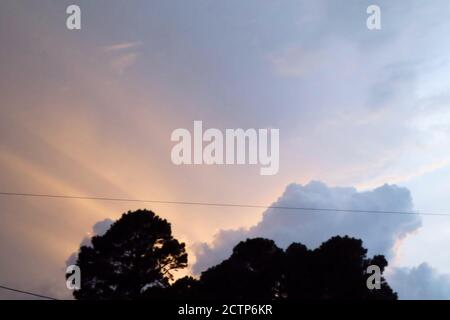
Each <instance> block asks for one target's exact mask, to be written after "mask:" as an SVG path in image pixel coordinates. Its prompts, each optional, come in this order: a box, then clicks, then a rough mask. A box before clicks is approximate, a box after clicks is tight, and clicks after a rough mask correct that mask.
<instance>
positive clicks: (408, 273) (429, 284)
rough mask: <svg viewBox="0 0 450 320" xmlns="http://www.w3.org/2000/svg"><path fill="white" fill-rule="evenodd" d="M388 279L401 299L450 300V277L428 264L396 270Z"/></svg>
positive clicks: (392, 271)
mask: <svg viewBox="0 0 450 320" xmlns="http://www.w3.org/2000/svg"><path fill="white" fill-rule="evenodd" d="M386 278H387V280H388V282H389V284H390V285H391V286H392V287H393V288H394V289H395V290H396V291H397V293H398V295H399V297H400V298H401V299H405V300H424V299H426V300H448V299H450V275H449V274H441V273H439V272H437V271H436V270H435V269H433V268H432V267H430V266H429V265H428V264H427V263H422V264H420V265H419V266H417V267H413V268H394V269H393V270H390V272H388V273H387V274H386Z"/></svg>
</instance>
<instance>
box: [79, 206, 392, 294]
mask: <svg viewBox="0 0 450 320" xmlns="http://www.w3.org/2000/svg"><path fill="white" fill-rule="evenodd" d="M366 255H367V250H366V249H365V248H364V247H363V246H362V241H361V240H358V239H353V238H349V237H333V238H331V239H330V240H328V241H326V242H324V243H323V244H322V245H321V246H320V247H319V248H317V249H315V250H308V248H306V247H305V246H304V245H302V244H299V243H293V244H291V245H290V246H289V247H288V248H287V249H286V250H282V249H280V248H278V247H277V246H276V245H275V243H274V241H272V240H269V239H263V238H256V239H247V240H246V241H243V242H240V243H239V244H238V245H236V247H234V249H233V252H232V254H231V256H230V257H229V258H228V259H226V260H224V261H223V262H221V263H219V264H218V265H216V266H214V267H211V268H209V269H208V270H206V271H204V272H203V273H202V274H201V276H200V278H199V279H198V280H197V279H194V278H192V277H184V278H181V279H179V280H177V281H175V282H173V283H172V284H170V282H171V280H173V274H172V271H174V270H176V269H180V268H185V267H186V266H187V254H186V252H185V245H184V243H179V242H178V241H177V240H176V239H174V238H173V237H172V234H171V227H170V224H169V223H168V222H167V221H166V220H163V219H161V218H159V217H158V216H156V215H155V214H154V213H153V212H151V211H147V210H138V211H135V212H128V213H127V214H124V215H123V216H122V218H121V219H120V220H118V221H117V222H115V223H114V224H113V225H112V226H111V228H110V229H109V230H108V231H107V232H106V233H105V235H103V236H96V237H93V238H92V247H85V246H83V247H81V249H80V252H79V255H78V261H77V264H78V266H79V267H80V269H81V272H82V282H81V290H78V291H74V296H75V298H77V299H179V300H184V299H246V300H248V299H263V300H285V299H290V300H296V299H382V300H394V299H397V295H396V293H394V292H393V291H392V289H391V288H390V287H389V285H388V284H387V282H386V281H385V279H384V278H382V279H381V289H378V290H370V289H368V287H367V284H366V282H367V278H368V277H369V276H370V274H367V268H368V266H370V265H377V266H378V267H379V268H380V270H381V272H383V271H384V269H385V267H386V266H387V261H386V259H385V258H384V256H374V257H373V258H371V259H370V258H367V257H366Z"/></svg>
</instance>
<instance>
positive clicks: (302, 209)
mask: <svg viewBox="0 0 450 320" xmlns="http://www.w3.org/2000/svg"><path fill="white" fill-rule="evenodd" d="M0 196H16V197H37V198H53V199H72V200H73V199H76V200H96V201H117V202H139V203H161V204H176V205H191V206H209V207H236V208H256V209H280V210H297V211H319V212H344V213H371V214H402V215H423V216H446V217H450V214H449V213H436V212H406V211H385V210H358V209H338V208H308V207H289V206H264V205H253V204H238V203H211V202H190V201H166V200H146V199H127V198H110V197H93V196H71V195H55V194H38V193H17V192H0Z"/></svg>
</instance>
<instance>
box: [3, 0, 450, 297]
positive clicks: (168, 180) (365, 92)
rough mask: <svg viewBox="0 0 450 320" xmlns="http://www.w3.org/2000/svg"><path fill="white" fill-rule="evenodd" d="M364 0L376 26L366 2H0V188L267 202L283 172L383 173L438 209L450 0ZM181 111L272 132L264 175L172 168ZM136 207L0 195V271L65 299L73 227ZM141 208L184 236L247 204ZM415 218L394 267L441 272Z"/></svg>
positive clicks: (362, 181)
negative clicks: (70, 16)
mask: <svg viewBox="0 0 450 320" xmlns="http://www.w3.org/2000/svg"><path fill="white" fill-rule="evenodd" d="M376 2H377V4H379V5H380V6H381V8H382V30H380V31H369V30H368V29H367V28H366V18H367V14H366V8H367V6H368V5H370V4H372V3H373V1H360V0H358V1H356V0H352V1H346V4H345V5H343V2H342V1H337V0H336V1H334V0H320V1H288V0H286V1H281V0H280V1H278V0H277V1H259V0H249V1H238V0H227V1H222V0H219V1H210V0H192V1H181V0H179V1H174V0H170V1H167V0H157V1H156V0H155V1H153V0H152V1H144V0H142V1H137V0H134V1H118V0H114V1H112V0H95V1H92V0H90V1H51V0H40V1H31V0H27V1H23V0H2V1H1V2H0V98H1V103H0V191H6V192H29V193H32V192H34V193H48V194H69V195H89V196H106V197H120V198H144V199H158V200H178V201H193V202H196V201H199V202H221V203H224V202H232V203H249V204H262V205H270V204H271V203H272V202H274V201H276V200H277V198H278V197H279V196H280V195H281V194H282V192H283V190H284V189H285V188H286V186H287V185H288V184H289V183H291V182H297V183H302V184H306V183H308V182H309V181H310V180H320V181H323V182H325V183H327V184H328V185H331V186H354V187H356V188H359V189H372V188H374V187H377V186H380V185H382V184H384V183H390V184H398V185H400V186H404V187H407V188H408V189H409V190H410V191H411V194H412V200H413V203H414V208H415V209H416V210H419V211H436V212H448V213H450V200H449V197H448V191H449V184H450V109H449V108H450V107H449V103H450V90H449V83H450V43H449V41H448V34H449V32H450V20H449V19H448V17H449V16H450V3H449V2H448V1H446V0H441V1H433V2H432V3H431V2H425V1H418V0H412V1H408V3H406V2H403V1H402V2H400V1H398V2H395V3H393V1H381V0H379V1H376ZM73 3H77V4H79V5H80V7H81V10H82V29H81V30H80V31H69V30H67V29H66V27H65V19H66V17H67V16H66V14H65V9H66V7H67V6H68V5H69V4H73ZM194 120H202V121H203V123H204V125H205V126H207V127H212V128H219V129H225V128H279V129H280V170H279V173H278V174H277V175H275V176H260V175H259V166H245V165H244V166H174V165H173V164H172V162H171V161H170V151H171V148H172V146H173V143H172V142H171V141H170V134H171V132H172V131H173V130H174V129H177V128H188V129H191V128H192V125H193V121H194ZM142 206H143V205H142V204H130V203H112V202H99V201H87V200H62V199H60V200H48V199H35V198H15V197H8V198H7V197H0V250H1V260H0V283H4V284H8V285H11V286H15V287H19V288H28V289H30V290H34V291H37V292H43V293H47V294H49V295H55V296H59V297H66V296H70V293H68V292H67V290H66V289H65V284H64V281H63V280H64V279H63V277H64V266H65V261H66V259H67V258H68V256H69V255H70V254H71V253H72V252H74V251H75V250H76V249H77V248H78V246H79V244H80V241H81V240H82V239H83V237H84V236H85V235H86V234H87V232H89V231H91V229H92V226H93V225H94V224H95V223H96V222H98V221H100V220H103V219H105V218H111V219H116V218H118V217H119V216H120V214H121V213H122V212H124V211H126V210H129V209H136V208H139V207H142ZM146 207H148V208H150V209H153V210H154V211H155V212H156V213H157V214H159V215H161V216H163V217H164V218H167V219H168V220H169V221H170V222H172V224H173V230H174V233H175V236H176V237H177V238H179V239H182V240H184V241H187V243H188V245H189V246H191V245H193V244H194V243H197V242H209V241H212V239H213V236H214V234H216V233H217V232H218V231H219V230H222V229H236V228H240V227H250V226H252V225H254V224H256V223H257V222H258V221H259V220H260V219H261V213H262V212H261V211H262V210H259V209H248V208H247V209H243V208H241V209H238V208H216V207H210V208H204V207H196V206H191V207H188V206H179V205H164V204H158V205H148V206H146ZM422 224H423V226H422V228H421V229H420V230H419V231H418V232H417V233H415V234H414V235H411V236H409V237H408V238H407V239H405V240H404V242H403V243H402V247H401V249H399V255H398V257H397V258H398V259H397V260H398V261H396V263H397V264H398V265H400V266H411V267H412V266H416V265H418V264H419V263H421V262H423V261H426V262H427V263H430V264H431V265H433V266H434V267H435V268H436V269H437V270H439V271H440V272H443V273H450V255H449V254H447V252H446V251H448V250H447V249H446V247H447V246H446V243H448V242H449V241H450V218H446V217H444V218H443V217H423V219H422ZM0 297H2V298H8V297H15V296H13V295H11V294H8V293H4V292H0Z"/></svg>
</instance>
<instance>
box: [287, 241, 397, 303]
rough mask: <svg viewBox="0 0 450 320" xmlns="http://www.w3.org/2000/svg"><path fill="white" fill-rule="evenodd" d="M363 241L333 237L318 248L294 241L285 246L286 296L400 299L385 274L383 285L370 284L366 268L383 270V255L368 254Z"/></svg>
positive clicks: (297, 297)
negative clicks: (368, 285) (308, 248)
mask: <svg viewBox="0 0 450 320" xmlns="http://www.w3.org/2000/svg"><path fill="white" fill-rule="evenodd" d="M366 254H367V250H366V249H365V248H364V247H363V246H362V241H361V240H358V239H354V238H349V237H347V236H345V237H339V236H338V237H333V238H331V239H330V240H328V241H326V242H324V243H323V244H322V245H321V246H320V247H319V248H317V249H315V250H312V251H310V250H307V249H306V247H305V246H303V245H301V244H297V243H294V244H291V245H290V246H289V247H288V249H287V250H286V256H287V257H286V267H285V272H286V277H285V279H286V296H287V297H288V298H289V299H387V300H394V299H397V295H396V294H395V293H394V292H393V291H392V289H391V288H390V287H389V285H388V284H387V282H386V281H385V279H384V278H381V288H380V289H374V290H370V289H369V288H368V287H367V278H368V277H369V276H370V274H367V268H368V267H369V266H370V265H377V266H378V267H379V268H380V271H381V272H383V271H384V269H385V267H386V266H387V261H386V259H385V258H384V256H374V257H373V258H372V259H369V258H366Z"/></svg>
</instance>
